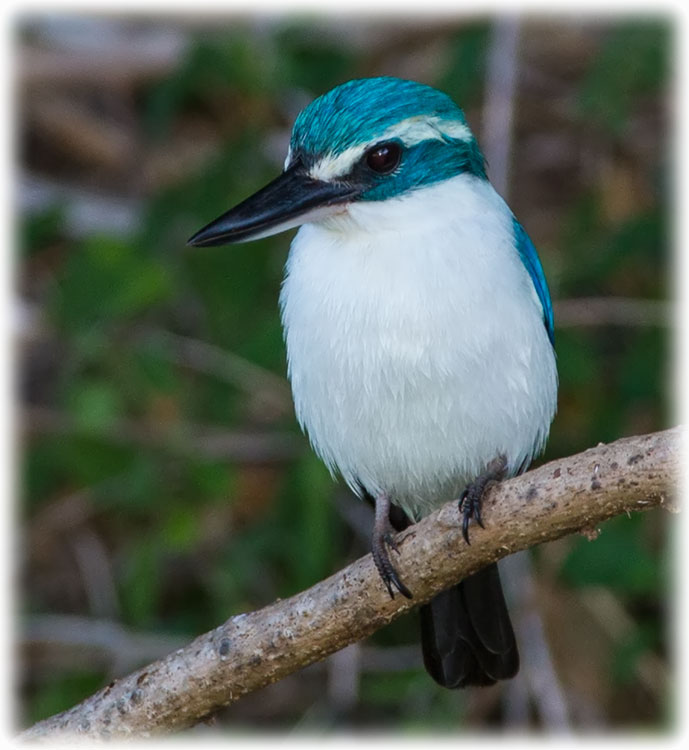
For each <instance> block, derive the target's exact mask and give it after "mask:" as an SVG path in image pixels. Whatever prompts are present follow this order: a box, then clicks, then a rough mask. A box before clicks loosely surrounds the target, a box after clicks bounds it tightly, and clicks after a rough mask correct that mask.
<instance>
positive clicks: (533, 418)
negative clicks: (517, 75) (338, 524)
mask: <svg viewBox="0 0 689 750" xmlns="http://www.w3.org/2000/svg"><path fill="white" fill-rule="evenodd" d="M280 303H281V308H282V319H283V325H284V328H285V338H286V342H287V355H288V363H289V376H290V379H291V382H292V390H293V393H294V401H295V406H296V412H297V416H298V418H299V421H300V423H301V425H302V427H304V428H305V429H306V431H307V433H308V435H309V437H310V439H311V442H312V444H313V447H314V449H315V450H316V452H317V453H318V454H319V455H320V456H321V457H322V458H323V460H324V461H325V463H326V464H327V465H328V466H329V468H330V469H331V470H335V469H337V470H339V471H340V473H341V474H342V476H343V477H344V479H345V480H346V481H347V482H348V483H349V484H350V486H352V487H353V488H354V489H355V491H358V490H359V484H361V485H363V487H365V488H366V489H367V490H368V491H369V492H371V493H372V494H374V495H375V494H376V493H378V492H381V491H385V492H388V493H389V494H390V496H391V497H392V499H393V502H396V503H397V504H399V505H401V506H402V507H403V508H404V509H405V510H406V511H407V512H408V513H410V514H411V515H412V516H413V517H415V518H418V517H419V516H421V515H423V514H425V513H427V512H429V511H430V510H431V509H432V508H434V507H437V505H439V504H440V503H442V502H445V501H447V500H450V499H452V498H453V497H457V496H458V495H459V493H460V492H461V490H462V489H463V488H464V486H465V485H466V483H467V482H469V481H471V479H473V478H474V477H475V476H477V475H478V474H479V473H480V472H481V470H482V469H483V468H484V467H485V465H486V464H487V463H488V462H489V461H490V460H492V459H493V458H495V457H496V456H497V455H499V454H505V455H506V456H507V459H508V464H509V469H510V471H511V472H515V471H516V470H517V469H518V467H519V466H520V465H521V464H522V462H524V461H528V460H530V458H531V456H533V455H534V453H535V452H538V451H540V449H541V447H542V445H543V443H544V441H545V438H546V436H547V433H548V429H549V426H550V422H551V420H552V417H553V415H554V412H555V407H556V392H557V373H556V368H555V358H554V354H553V350H552V347H551V345H550V342H549V340H548V336H547V333H546V330H545V326H544V324H543V315H542V310H541V305H540V302H539V300H538V297H537V295H536V292H535V290H534V288H533V284H532V282H531V279H530V277H529V275H528V272H527V271H526V269H525V268H524V266H523V265H522V263H521V260H520V259H519V256H518V253H517V251H516V250H515V247H514V236H513V226H512V215H511V213H510V211H509V209H508V208H507V206H506V205H505V203H504V202H503V201H502V199H501V198H500V197H499V196H498V195H497V194H496V193H495V191H494V190H493V189H492V187H491V186H490V185H489V184H488V183H487V182H485V181H483V180H479V179H476V178H474V177H471V176H469V175H461V176H459V177H455V178H453V179H451V180H447V181H445V182H442V183H439V184H437V185H434V186H432V187H429V188H424V189H423V190H418V191H416V192H414V193H412V194H410V195H408V196H405V197H403V198H398V199H392V200H388V201H382V202H369V203H365V202H361V203H355V204H352V205H351V206H350V207H349V208H348V210H347V211H346V212H345V213H343V214H341V215H338V216H334V217H331V218H329V219H327V220H325V221H323V222H321V223H318V224H307V225H305V226H303V227H302V228H301V229H300V230H299V232H298V234H297V236H296V237H295V239H294V241H293V243H292V248H291V251H290V255H289V259H288V262H287V275H286V278H285V281H284V285H283V289H282V293H281V296H280Z"/></svg>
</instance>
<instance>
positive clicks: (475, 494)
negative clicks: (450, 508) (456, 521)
mask: <svg viewBox="0 0 689 750" xmlns="http://www.w3.org/2000/svg"><path fill="white" fill-rule="evenodd" d="M484 490H485V485H481V486H477V485H476V483H473V484H470V485H469V486H468V487H467V488H466V489H465V490H464V492H462V496H461V497H460V498H459V512H460V513H461V514H462V536H463V537H464V541H465V542H466V543H467V544H471V542H470V541H469V522H470V521H471V519H472V518H473V519H474V520H475V521H476V523H477V524H478V525H479V526H480V527H481V528H482V529H484V528H485V526H484V525H483V518H482V517H481V502H482V500H483V492H484Z"/></svg>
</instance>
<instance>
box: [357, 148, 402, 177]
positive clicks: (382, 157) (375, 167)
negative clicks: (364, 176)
mask: <svg viewBox="0 0 689 750" xmlns="http://www.w3.org/2000/svg"><path fill="white" fill-rule="evenodd" d="M401 158H402V147H401V146H400V144H399V143H395V142H394V141H391V142H389V143H378V144H376V145H375V146H373V147H372V148H370V149H369V150H368V151H367V152H366V153H365V154H364V158H363V161H364V163H365V164H366V166H367V167H368V168H369V169H370V170H371V171H373V172H375V173H376V174H380V175H387V174H391V173H392V172H394V171H395V170H396V169H397V167H398V166H399V163H400V160H401Z"/></svg>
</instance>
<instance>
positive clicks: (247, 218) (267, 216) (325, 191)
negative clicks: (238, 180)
mask: <svg viewBox="0 0 689 750" xmlns="http://www.w3.org/2000/svg"><path fill="white" fill-rule="evenodd" d="M360 192H361V189H360V188H358V187H356V186H354V185H352V184H348V183H344V182H340V183H337V182H322V181H321V180H314V179H312V178H311V177H309V176H308V174H307V173H306V170H305V168H304V166H303V165H302V164H301V162H299V161H297V162H296V163H295V164H294V165H292V166H291V167H290V168H289V169H287V170H285V171H284V172H283V173H282V174H281V175H280V176H279V177H278V178H276V179H275V180H273V181H272V182H270V183H269V184H268V185H266V186H265V187H264V188H262V189H261V190H259V191H258V192H257V193H254V194H253V195H252V196H250V197H249V198H247V199H246V200H245V201H242V202H241V203H240V204H239V205H238V206H235V207H234V208H232V209H230V210H229V211H227V212H226V213H224V214H223V215H222V216H220V217H218V218H217V219H215V221H212V222H211V223H210V224H208V225H206V226H205V227H203V229H200V230H199V231H198V232H196V234H195V235H193V237H191V238H190V239H189V241H188V243H187V244H189V245H195V246H196V247H210V246H212V245H227V244H230V243H233V242H245V241H247V240H256V239H259V238H261V237H268V236H270V235H271V234H277V233H278V232H282V231H284V230H285V229H291V228H292V227H296V226H299V224H303V223H304V222H307V221H310V220H312V219H314V218H317V217H318V216H321V217H322V216H324V215H326V214H327V213H334V211H335V210H336V209H337V207H338V206H340V205H342V204H344V203H347V202H348V201H350V200H351V199H352V198H355V197H356V196H357V195H358V194H359V193H360Z"/></svg>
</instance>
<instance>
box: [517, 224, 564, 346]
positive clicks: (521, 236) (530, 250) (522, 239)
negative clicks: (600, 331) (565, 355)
mask: <svg viewBox="0 0 689 750" xmlns="http://www.w3.org/2000/svg"><path fill="white" fill-rule="evenodd" d="M513 221H514V236H515V239H516V241H517V251H518V252H519V257H520V258H521V259H522V263H523V264H524V267H525V268H526V270H527V271H528V272H529V276H531V281H533V285H534V288H535V289H536V294H538V299H539V300H540V301H541V307H542V308H543V323H544V324H545V328H546V331H548V338H549V339H550V343H551V344H553V345H554V344H555V333H554V331H553V303H552V302H551V301H550V292H549V291H548V283H547V282H546V280H545V274H544V273H543V266H541V261H540V259H539V257H538V253H537V252H536V248H535V247H534V245H533V242H531V240H530V239H529V235H528V234H527V233H526V231H525V230H524V227H523V226H522V225H521V224H520V223H519V222H518V221H517V220H516V219H514V220H513Z"/></svg>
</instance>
